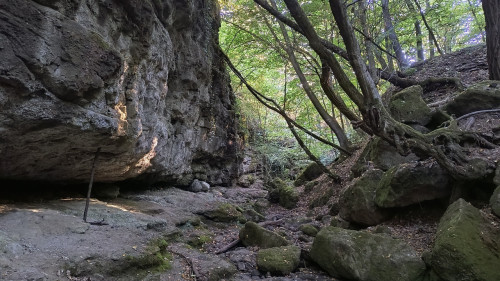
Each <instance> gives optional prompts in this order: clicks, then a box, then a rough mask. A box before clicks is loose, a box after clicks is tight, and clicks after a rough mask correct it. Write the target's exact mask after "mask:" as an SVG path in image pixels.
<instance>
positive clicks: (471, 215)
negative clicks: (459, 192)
mask: <svg viewBox="0 0 500 281" xmlns="http://www.w3.org/2000/svg"><path fill="white" fill-rule="evenodd" d="M430 263H431V266H432V269H433V270H434V271H435V272H436V274H437V275H439V277H441V278H442V279H443V280H446V281H451V280H454V281H455V280H471V281H472V280H474V281H476V280H477V281H490V280H500V270H499V266H500V230H499V229H498V227H494V226H493V225H492V224H491V222H489V221H487V220H486V219H485V218H483V216H482V215H481V213H480V212H479V210H478V209H476V208H475V207H474V206H472V205H471V204H469V203H467V202H466V201H464V200H463V199H459V200H457V201H455V202H454V203H453V204H451V205H450V206H449V207H448V209H447V210H446V212H445V214H444V215H443V217H442V218H441V220H440V222H439V225H438V231H437V234H436V241H435V243H434V247H433V249H432V255H431V262H430Z"/></svg>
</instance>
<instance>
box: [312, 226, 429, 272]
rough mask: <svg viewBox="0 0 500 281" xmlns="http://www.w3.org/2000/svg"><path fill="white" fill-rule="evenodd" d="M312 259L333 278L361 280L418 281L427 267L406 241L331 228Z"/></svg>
mask: <svg viewBox="0 0 500 281" xmlns="http://www.w3.org/2000/svg"><path fill="white" fill-rule="evenodd" d="M310 255H311V258H312V259H313V260H314V261H315V262H316V263H317V264H318V265H320V266H321V268H323V269H324V270H325V271H326V272H328V273H329V274H330V275H331V276H333V277H337V278H345V279H347V280H360V281H387V280H398V281H415V280H418V278H421V276H422V275H423V274H424V271H425V264H424V262H423V261H422V259H421V258H420V257H419V255H418V254H417V253H416V252H415V251H414V250H413V249H412V248H411V247H410V246H408V245H407V244H406V243H405V242H403V241H401V240H398V239H393V238H391V237H389V236H387V235H379V234H370V233H367V232H362V231H355V230H346V229H342V228H337V227H332V226H328V227H325V228H323V229H322V230H321V231H320V232H319V233H318V235H317V236H316V238H315V239H314V243H313V245H312V248H311V252H310Z"/></svg>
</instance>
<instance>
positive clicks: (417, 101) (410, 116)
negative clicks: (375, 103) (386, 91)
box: [389, 85, 431, 126]
mask: <svg viewBox="0 0 500 281" xmlns="http://www.w3.org/2000/svg"><path fill="white" fill-rule="evenodd" d="M422 93H423V89H422V87H420V86H419V85H415V86H412V87H408V88H406V89H404V90H402V91H400V92H398V93H397V94H395V95H394V96H392V97H391V102H390V104H389V110H390V111H391V114H392V116H393V117H394V118H395V119H396V120H398V121H400V122H402V123H406V124H410V125H411V124H418V125H421V126H425V125H427V124H428V123H429V121H430V120H431V110H430V108H429V107H428V106H427V104H426V103H425V101H424V100H423V99H422Z"/></svg>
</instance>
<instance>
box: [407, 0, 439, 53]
mask: <svg viewBox="0 0 500 281" xmlns="http://www.w3.org/2000/svg"><path fill="white" fill-rule="evenodd" d="M414 1H415V5H417V8H418V10H419V11H420V16H421V17H422V21H423V22H424V24H425V27H427V30H428V31H429V37H430V38H432V41H433V42H434V45H435V46H436V49H437V51H438V53H439V54H440V55H443V51H441V48H440V47H439V43H438V41H437V39H436V36H435V35H434V31H432V28H431V26H430V25H429V23H427V20H426V19H425V14H424V11H422V7H421V6H420V4H419V3H418V0H414Z"/></svg>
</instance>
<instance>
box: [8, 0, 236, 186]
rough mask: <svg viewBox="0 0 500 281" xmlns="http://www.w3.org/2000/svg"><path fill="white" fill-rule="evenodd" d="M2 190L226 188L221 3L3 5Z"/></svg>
mask: <svg viewBox="0 0 500 281" xmlns="http://www.w3.org/2000/svg"><path fill="white" fill-rule="evenodd" d="M0 11H1V12H2V17H0V30H2V33H1V34H0V57H1V58H2V59H1V60H0V81H1V83H0V131H1V134H0V154H1V155H2V157H0V179H10V180H33V181H51V182H54V181H62V182H67V181H71V182H86V181H88V179H89V174H90V169H91V166H92V159H93V158H94V155H95V152H96V151H97V149H98V148H99V147H100V148H101V153H100V154H99V157H98V161H97V165H96V172H95V177H94V180H95V181H96V182H114V181H122V180H126V179H131V178H136V177H138V176H142V178H143V179H145V180H154V181H167V182H175V183H178V184H182V185H185V186H187V185H189V183H190V182H191V181H192V180H193V179H194V178H199V179H201V180H204V181H207V182H210V183H212V184H222V183H225V184H229V183H230V182H231V179H232V178H233V176H234V175H235V174H236V172H237V164H236V161H234V159H236V147H237V141H236V126H235V125H236V118H235V110H234V109H235V107H234V95H233V93H232V91H231V89H230V87H229V80H230V79H229V76H228V74H227V72H226V70H225V66H224V64H223V60H222V59H221V58H220V55H219V53H218V52H217V51H216V50H217V48H218V47H217V42H218V28H219V25H220V16H219V10H218V7H217V1H214V0H200V1H193V0H180V1H177V0H175V1H174V0H165V1H153V0H144V1H135V0H123V1H110V0H103V1H101V0H88V1H85V3H83V2H82V1H79V0H50V1H49V0H45V1H41V0H37V1H32V0H2V1H1V2H0Z"/></svg>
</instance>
